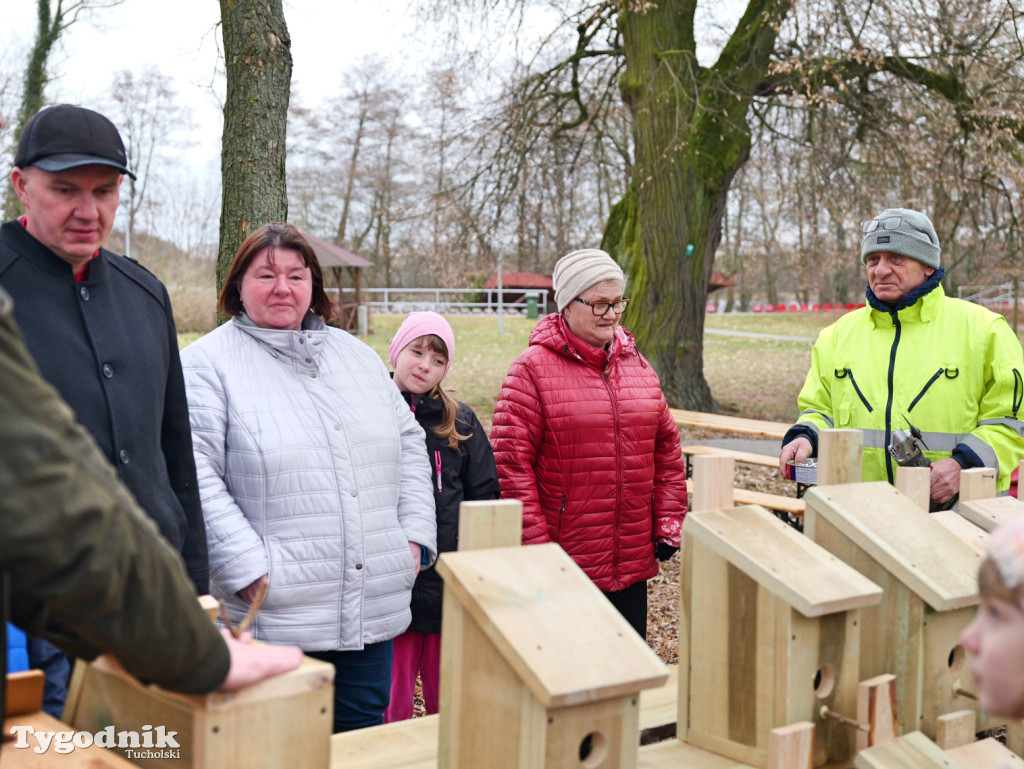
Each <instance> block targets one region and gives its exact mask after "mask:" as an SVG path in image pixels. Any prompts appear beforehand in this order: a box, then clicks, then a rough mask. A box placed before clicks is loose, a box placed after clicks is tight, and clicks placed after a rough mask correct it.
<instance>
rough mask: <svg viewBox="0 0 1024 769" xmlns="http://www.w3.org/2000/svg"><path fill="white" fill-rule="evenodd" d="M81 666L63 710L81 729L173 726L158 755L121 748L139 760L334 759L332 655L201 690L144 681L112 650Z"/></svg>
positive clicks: (175, 763)
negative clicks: (245, 682)
mask: <svg viewBox="0 0 1024 769" xmlns="http://www.w3.org/2000/svg"><path fill="white" fill-rule="evenodd" d="M78 670H79V669H78V668H76V676H81V680H80V681H79V682H73V684H72V688H73V690H74V691H77V692H79V693H78V694H77V699H75V700H73V699H72V698H73V697H74V696H75V695H74V693H72V695H70V696H69V698H68V705H67V709H66V710H65V714H64V716H65V719H66V720H67V721H68V722H69V723H71V725H72V726H74V728H75V729H76V730H79V731H86V732H92V733H97V732H101V731H103V730H104V729H107V728H108V727H111V726H112V727H113V730H112V731H113V732H114V733H120V732H125V731H127V732H136V733H137V734H139V735H141V736H143V737H145V735H146V734H149V735H151V736H152V737H153V738H158V737H160V736H162V735H165V734H167V735H169V734H171V733H174V734H173V740H174V742H176V743H177V744H178V746H179V747H178V748H176V749H175V748H173V746H171V747H168V748H167V750H160V749H158V748H157V747H156V746H155V744H156V742H157V741H158V740H157V739H152V740H151V742H152V743H153V744H154V747H153V748H152V749H151V754H156V757H153V758H148V757H146V755H145V754H146V753H147V746H146V745H144V744H141V745H131V744H129V745H128V746H127V747H126V748H125V749H120V750H119V752H121V753H122V754H125V755H126V756H127V757H128V758H129V759H131V760H133V762H137V763H141V764H142V765H144V766H151V767H167V769H172V768H173V769H185V768H186V767H188V769H235V768H236V767H237V769H257V768H258V767H265V768H266V769H278V767H282V766H287V767H289V769H293V768H294V769H300V768H307V769H326V767H328V766H330V737H331V731H332V725H333V719H332V707H333V702H334V667H333V666H332V665H329V664H328V663H326V662H320V661H318V660H314V659H312V658H311V657H306V658H304V659H303V661H302V664H301V665H300V666H299V667H298V668H297V669H295V670H292V671H290V672H288V673H283V674H281V675H278V676H273V677H272V678H268V679H266V680H264V681H261V682H259V683H257V684H254V685H252V686H249V687H247V688H245V689H242V690H240V691H237V692H214V693H213V694H206V695H199V696H191V695H184V694H175V693H173V692H168V691H164V690H163V689H160V688H159V687H157V686H144V685H143V684H141V683H139V681H138V680H137V679H135V678H133V677H132V676H131V675H129V674H128V673H127V672H125V671H124V670H123V668H121V667H120V666H119V665H118V664H117V663H116V662H115V661H114V660H112V659H110V658H109V657H99V658H97V659H96V660H95V661H94V662H92V663H91V664H89V665H87V666H83V667H82V668H81V671H82V672H81V673H79V672H78ZM79 685H80V688H79ZM158 727H162V730H163V731H162V732H160V731H158ZM165 745H166V743H165ZM126 751H131V752H130V753H129V752H126ZM140 753H141V754H142V758H141V760H139V757H140Z"/></svg>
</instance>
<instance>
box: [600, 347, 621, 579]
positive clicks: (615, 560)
mask: <svg viewBox="0 0 1024 769" xmlns="http://www.w3.org/2000/svg"><path fill="white" fill-rule="evenodd" d="M605 366H606V368H605V369H604V372H603V374H602V376H601V380H602V381H603V382H604V386H605V387H606V388H607V389H608V397H609V398H610V399H611V402H612V418H613V422H612V424H613V425H614V426H615V429H616V431H618V427H619V404H618V402H617V401H616V400H615V392H614V391H613V390H612V386H611V383H610V382H609V381H608V377H609V376H610V375H611V361H608V362H607V363H606V364H605ZM615 468H616V473H618V472H620V471H621V468H622V442H621V441H615ZM620 480H621V479H620V478H618V477H616V479H615V534H614V540H613V548H612V589H613V590H619V589H620V588H619V530H620V526H621V522H620V521H619V513H620V511H621V508H622V483H621V482H620Z"/></svg>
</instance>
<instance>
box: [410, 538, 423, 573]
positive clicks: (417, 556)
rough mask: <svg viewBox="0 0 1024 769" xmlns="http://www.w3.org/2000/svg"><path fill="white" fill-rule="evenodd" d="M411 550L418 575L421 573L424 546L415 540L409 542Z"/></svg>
mask: <svg viewBox="0 0 1024 769" xmlns="http://www.w3.org/2000/svg"><path fill="white" fill-rule="evenodd" d="M409 550H410V551H412V558H413V562H414V563H415V564H416V576H417V577H418V576H419V575H420V566H421V565H422V564H423V548H421V547H420V546H419V545H417V544H416V543H415V542H410V543H409Z"/></svg>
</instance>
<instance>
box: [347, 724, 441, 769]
mask: <svg viewBox="0 0 1024 769" xmlns="http://www.w3.org/2000/svg"><path fill="white" fill-rule="evenodd" d="M439 726H440V716H436V715H434V716H425V717H423V718H410V719H408V720H406V721H396V722H395V723H393V724H384V725H383V726H374V727H370V728H368V729H356V730H355V731H352V732H342V733H341V734H335V735H332V736H331V769H399V768H400V767H403V768H404V767H408V769H436V767H437V766H438V760H437V759H438V756H437V743H438V736H439Z"/></svg>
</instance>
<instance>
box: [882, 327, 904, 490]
mask: <svg viewBox="0 0 1024 769" xmlns="http://www.w3.org/2000/svg"><path fill="white" fill-rule="evenodd" d="M892 325H893V328H895V329H896V335H895V336H894V337H893V340H892V349H891V350H890V351H889V398H888V400H887V401H886V403H885V445H886V446H888V445H889V443H890V442H891V441H892V434H891V433H892V399H893V394H894V389H895V387H894V381H895V378H896V350H897V348H898V347H899V346H900V333H901V332H902V331H903V326H902V325H900V318H899V315H898V314H897V313H895V312H894V313H892ZM882 453H883V454H885V473H886V475H887V476H888V478H889V483H890V484H892V483H893V482H894V479H895V473H894V472H893V468H892V461H893V460H892V454H890V453H889V452H888V451H883V452H882Z"/></svg>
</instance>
